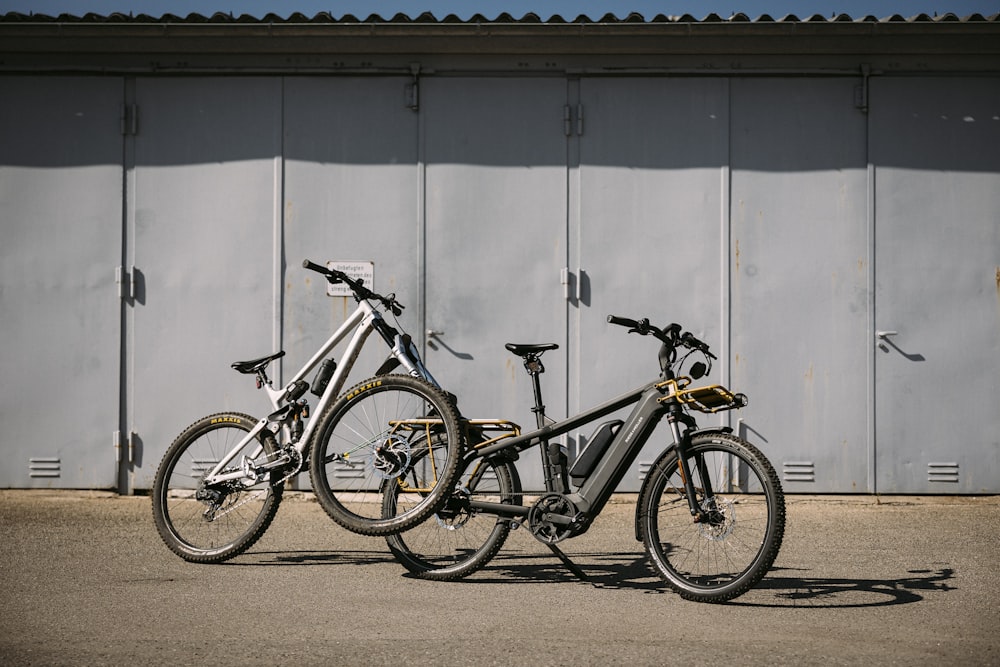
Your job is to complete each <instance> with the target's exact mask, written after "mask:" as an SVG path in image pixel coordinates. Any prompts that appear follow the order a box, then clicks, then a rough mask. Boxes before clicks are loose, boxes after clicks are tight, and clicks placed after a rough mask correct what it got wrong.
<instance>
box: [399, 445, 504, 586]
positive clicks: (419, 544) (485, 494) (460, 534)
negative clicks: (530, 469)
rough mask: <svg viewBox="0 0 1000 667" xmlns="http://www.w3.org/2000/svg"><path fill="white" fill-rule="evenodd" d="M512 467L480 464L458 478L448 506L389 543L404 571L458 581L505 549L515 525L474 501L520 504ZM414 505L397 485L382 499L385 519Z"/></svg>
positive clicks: (484, 461) (480, 461)
mask: <svg viewBox="0 0 1000 667" xmlns="http://www.w3.org/2000/svg"><path fill="white" fill-rule="evenodd" d="M517 480H518V477H517V471H516V470H515V469H514V466H513V464H511V463H507V462H501V461H498V460H494V459H476V460H475V461H473V462H472V464H471V465H470V466H469V467H468V469H467V470H466V471H465V472H464V473H463V474H462V475H461V476H459V478H458V480H457V482H456V483H455V486H454V489H453V490H452V492H451V495H450V496H449V497H448V499H447V500H446V501H445V503H444V505H443V506H442V507H441V508H440V509H439V510H438V511H437V512H435V513H434V515H433V516H431V518H430V519H428V520H427V521H424V522H423V523H421V524H420V525H418V526H415V527H414V528H412V529H410V530H409V531H407V532H406V533H403V534H395V535H390V536H388V537H387V538H386V542H387V543H388V545H389V550H390V551H391V552H392V554H393V556H395V557H396V560H398V561H399V562H400V563H402V565H403V567H405V568H406V569H407V570H409V571H410V572H411V573H412V574H414V575H416V576H417V577H420V578H421V579H431V580H434V581H454V580H456V579H461V578H463V577H467V576H468V575H470V574H472V573H473V572H476V571H478V570H479V569H481V568H482V567H483V566H484V565H486V564H487V563H488V562H489V561H490V559H492V558H493V556H495V555H496V554H497V552H499V551H500V549H501V548H502V547H503V544H504V542H505V541H506V540H507V536H508V535H509V534H510V521H509V520H506V519H501V518H499V517H497V516H496V515H492V514H488V513H483V512H480V511H479V510H477V509H475V508H473V507H472V506H471V504H470V503H471V502H472V501H481V502H491V503H508V504H516V505H519V504H521V496H520V488H519V487H520V484H519V482H518V481H517ZM411 502H412V499H410V498H409V497H408V494H406V493H403V492H402V488H401V487H400V485H398V484H389V485H387V487H386V489H385V492H384V494H383V496H382V510H383V514H384V515H385V516H395V515H396V514H398V513H400V512H405V511H406V510H407V508H408V506H409V503H411Z"/></svg>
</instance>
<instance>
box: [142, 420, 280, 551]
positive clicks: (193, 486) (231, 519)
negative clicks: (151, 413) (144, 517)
mask: <svg viewBox="0 0 1000 667" xmlns="http://www.w3.org/2000/svg"><path fill="white" fill-rule="evenodd" d="M254 424H255V420H254V419H253V418H252V417H250V416H248V415H244V414H239V413H222V414H217V415H210V416H208V417H205V418H204V419H201V420H199V421H197V422H195V423H194V424H192V425H191V426H190V427H188V428H187V429H186V430H185V431H184V432H183V433H182V434H181V435H180V436H178V437H177V439H176V440H175V441H174V443H173V444H172V445H171V446H170V448H169V449H168V450H167V453H166V454H165V455H164V457H163V461H162V462H161V463H160V467H159V469H158V470H157V473H156V478H155V481H154V484H153V519H154V523H155V524H156V528H157V531H158V532H159V534H160V537H161V538H162V539H163V541H164V543H165V544H166V545H167V546H168V547H169V548H170V550H171V551H173V552H174V553H176V554H177V555H178V556H180V557H181V558H183V559H185V560H188V561H191V562H199V563H218V562H221V561H224V560H227V559H229V558H232V557H233V556H236V555H238V554H240V553H243V552H244V551H246V550H247V549H248V548H250V547H251V546H252V545H253V544H254V543H255V542H256V541H257V540H258V539H259V538H260V536H261V535H262V534H263V533H264V531H265V530H267V527H268V526H269V525H270V523H271V520H272V519H273V518H274V515H275V513H276V512H277V511H278V504H279V503H280V501H281V492H282V487H281V486H277V487H272V486H271V484H270V481H269V480H270V475H265V476H264V477H263V478H262V479H261V480H259V481H252V480H247V479H238V480H234V481H232V482H230V483H228V484H226V485H221V486H218V487H214V488H206V487H204V485H203V484H202V479H203V478H204V476H205V475H206V474H207V473H208V472H209V471H211V470H212V468H214V467H215V465H216V464H217V463H218V462H219V460H220V458H221V457H222V456H224V455H225V454H227V453H228V452H229V451H230V450H232V448H233V447H235V446H236V445H237V444H238V443H239V441H240V440H242V439H243V438H244V437H245V436H246V434H247V433H248V432H249V431H250V430H251V429H252V428H253V426H254ZM255 449H256V450H260V451H259V452H258V454H257V457H256V458H251V457H252V455H253V454H254V450H255ZM273 455H274V448H273V447H272V446H270V445H269V444H267V445H265V446H264V447H263V449H262V448H261V447H260V446H259V443H257V442H256V441H254V442H252V443H250V444H248V445H247V446H246V447H244V449H243V450H242V451H240V452H239V454H238V455H237V457H236V458H235V459H234V460H233V462H232V464H231V466H232V467H234V468H238V467H239V466H240V465H241V462H242V461H243V460H244V457H247V460H248V461H252V462H254V463H258V464H259V463H263V462H264V461H266V460H269V459H270V458H272V457H273Z"/></svg>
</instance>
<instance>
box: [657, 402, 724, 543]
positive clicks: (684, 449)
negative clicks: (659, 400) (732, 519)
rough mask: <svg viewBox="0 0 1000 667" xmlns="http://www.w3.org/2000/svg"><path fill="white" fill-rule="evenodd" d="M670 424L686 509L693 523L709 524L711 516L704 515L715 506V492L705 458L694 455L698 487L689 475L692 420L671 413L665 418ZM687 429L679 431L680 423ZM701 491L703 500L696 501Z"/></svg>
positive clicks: (676, 413)
mask: <svg viewBox="0 0 1000 667" xmlns="http://www.w3.org/2000/svg"><path fill="white" fill-rule="evenodd" d="M667 422H668V423H669V424H670V431H671V432H672V433H673V436H674V443H675V446H676V447H677V468H678V470H679V471H680V475H681V481H682V482H684V493H685V495H686V497H687V501H688V509H689V510H690V511H691V517H692V518H693V519H694V523H703V522H710V521H711V520H712V518H711V515H710V514H707V513H706V511H705V510H706V509H708V510H711V509H712V508H713V507H714V506H715V490H714V489H713V488H712V479H711V477H710V476H709V472H708V466H707V465H705V457H704V456H703V455H702V454H695V455H694V464H695V470H696V472H697V475H698V480H699V482H700V483H701V486H700V487H696V486H695V481H694V477H693V476H692V475H691V465H690V463H689V462H688V452H689V448H690V445H691V429H693V428H694V427H695V423H694V420H693V419H691V418H690V417H688V416H687V415H685V414H684V413H682V412H680V411H671V412H670V414H668V416H667ZM681 422H683V423H684V425H685V426H686V427H687V428H685V429H684V431H683V432H682V431H681V428H680V423H681ZM699 490H700V491H701V493H702V497H703V500H702V501H701V502H699V501H698V491H699Z"/></svg>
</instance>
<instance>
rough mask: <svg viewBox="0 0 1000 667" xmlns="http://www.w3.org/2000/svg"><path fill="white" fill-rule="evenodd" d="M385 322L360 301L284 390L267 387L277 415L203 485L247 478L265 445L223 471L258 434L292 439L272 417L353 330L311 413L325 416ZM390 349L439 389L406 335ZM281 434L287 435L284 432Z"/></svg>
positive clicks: (301, 444) (305, 436)
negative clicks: (366, 344) (365, 347)
mask: <svg viewBox="0 0 1000 667" xmlns="http://www.w3.org/2000/svg"><path fill="white" fill-rule="evenodd" d="M382 320H383V317H382V313H381V312H379V310H378V309H377V308H376V307H374V306H372V305H371V304H370V303H369V302H368V301H367V300H365V299H361V300H360V301H359V302H358V307H357V308H356V309H355V311H354V312H353V313H352V314H351V316H350V317H349V318H348V319H347V321H345V322H344V323H343V324H342V325H341V326H340V328H338V329H337V330H336V331H335V332H333V335H331V336H330V338H329V339H328V340H327V341H326V343H324V344H323V346H322V347H321V348H320V349H319V351H317V352H316V354H314V355H313V357H312V358H311V359H310V360H309V361H307V362H306V364H305V365H304V366H303V367H302V368H301V369H300V370H299V371H298V372H297V373H296V374H295V375H294V376H293V377H292V379H291V380H289V381H288V383H287V384H286V385H285V386H284V387H282V388H281V389H274V387H272V386H271V383H270V382H268V383H266V384H264V385H263V389H264V390H265V392H266V393H267V396H268V399H269V400H270V401H271V405H272V407H273V408H274V412H272V413H271V414H270V415H268V416H266V417H263V418H262V419H260V420H258V422H257V425H256V426H254V428H253V429H252V430H251V431H250V432H249V433H248V434H247V435H246V436H245V437H244V438H243V439H242V440H240V441H239V442H238V443H237V444H236V446H235V447H233V448H232V449H231V450H230V451H229V452H228V453H227V454H226V455H225V456H223V457H222V459H221V460H219V462H218V463H216V465H215V467H213V468H212V470H211V471H210V472H209V473H208V474H207V475H206V476H205V478H204V480H203V482H204V483H205V484H218V483H220V482H225V481H229V480H235V479H241V478H245V477H247V476H248V474H249V472H250V470H249V467H248V465H247V463H248V462H249V461H251V460H254V459H255V458H256V457H258V456H259V455H260V453H261V450H262V449H263V445H261V444H259V443H258V444H257V447H256V448H255V449H254V451H253V452H252V454H251V455H250V456H247V457H245V459H244V461H242V462H241V464H240V465H239V466H238V469H237V470H234V471H231V472H228V473H223V472H222V471H223V470H225V469H226V468H227V467H231V466H230V464H231V463H232V462H233V459H234V458H236V454H237V452H239V451H240V450H241V449H242V448H243V447H244V446H246V445H247V444H248V443H250V442H251V441H252V440H255V439H256V438H257V436H258V434H260V432H261V431H263V430H264V429H270V430H271V432H272V433H274V434H275V435H279V433H280V434H281V436H280V437H281V440H279V443H282V444H284V442H288V441H289V440H290V438H291V434H290V433H288V432H287V430H288V428H287V425H286V424H283V423H282V421H281V420H277V419H273V418H272V417H273V416H274V415H275V414H276V413H278V412H280V411H281V409H282V408H283V407H284V406H285V405H286V404H287V403H288V401H287V400H286V399H287V396H288V395H289V392H290V391H291V390H292V389H294V388H295V386H296V383H297V382H299V381H301V380H304V379H305V377H306V376H307V375H308V374H309V373H310V371H312V370H313V369H314V368H315V367H316V366H318V365H319V364H320V362H322V361H323V360H324V359H326V358H327V357H328V356H329V355H330V353H331V352H332V351H333V349H334V348H335V347H336V346H337V345H338V344H339V343H340V342H341V341H343V340H344V339H345V338H347V336H348V334H350V332H351V330H352V329H354V335H353V336H351V340H350V342H349V343H348V344H347V348H346V349H345V350H344V355H343V356H342V357H341V362H340V363H339V364H338V365H337V369H336V371H335V372H334V374H333V376H332V377H331V378H330V381H329V383H328V384H327V386H326V389H325V390H324V391H323V395H322V396H321V397H320V399H319V402H318V403H317V404H316V409H315V410H314V411H311V412H312V414H314V415H316V416H317V417H318V416H319V415H321V414H323V410H325V409H326V407H327V405H329V404H330V403H331V402H332V401H333V400H335V399H336V397H337V396H339V395H340V391H341V389H342V388H343V385H344V382H345V381H346V380H347V376H348V374H349V373H350V372H351V369H352V368H353V367H354V363H355V362H356V361H357V358H358V355H359V354H360V353H361V348H362V347H364V344H365V341H367V340H368V336H370V335H371V333H372V331H375V330H377V329H378V328H379V324H378V323H379V322H380V321H382ZM386 326H388V325H386ZM387 343H388V341H387ZM391 350H392V352H391V354H392V356H393V357H395V358H396V359H397V360H398V361H399V362H400V364H402V366H403V367H404V368H405V369H406V372H407V373H409V374H410V375H412V376H415V377H421V378H423V379H425V380H427V381H428V382H430V383H431V384H434V385H435V386H438V385H437V382H436V381H435V380H434V378H433V377H432V376H431V374H430V372H429V371H428V370H427V368H426V367H425V366H424V364H423V362H422V361H421V359H420V355H419V353H418V352H417V348H416V346H414V344H413V343H412V341H410V340H409V338H404V336H403V335H400V334H399V333H397V334H396V336H395V340H394V341H393V343H392V346H391ZM318 421H319V420H318V419H310V420H308V423H307V424H306V425H305V428H304V430H303V431H302V435H301V437H300V438H299V439H298V441H297V442H296V443H294V446H295V449H296V450H297V451H298V452H299V454H304V453H305V449H306V446H307V443H308V442H309V440H310V438H311V436H312V433H313V431H314V430H315V429H316V424H317V423H318ZM282 431H285V432H284V433H282Z"/></svg>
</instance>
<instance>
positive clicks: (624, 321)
mask: <svg viewBox="0 0 1000 667" xmlns="http://www.w3.org/2000/svg"><path fill="white" fill-rule="evenodd" d="M608 324H617V325H618V326H622V327H631V328H633V329H634V328H636V327H637V326H639V323H638V322H636V321H635V320H630V319H629V318H627V317H618V316H617V315H608Z"/></svg>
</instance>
